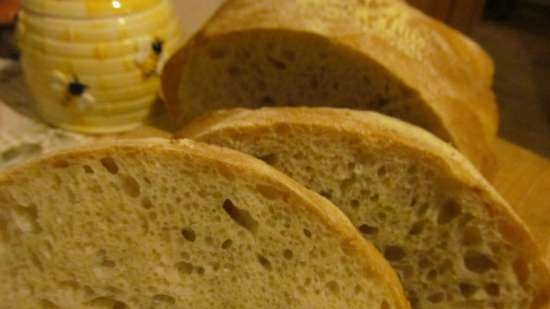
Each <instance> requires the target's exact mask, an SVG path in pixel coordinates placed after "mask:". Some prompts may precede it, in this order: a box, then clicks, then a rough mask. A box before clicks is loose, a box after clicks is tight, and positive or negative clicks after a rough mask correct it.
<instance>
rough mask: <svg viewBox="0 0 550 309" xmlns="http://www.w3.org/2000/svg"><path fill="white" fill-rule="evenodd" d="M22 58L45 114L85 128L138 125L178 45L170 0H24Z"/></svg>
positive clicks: (71, 127)
mask: <svg viewBox="0 0 550 309" xmlns="http://www.w3.org/2000/svg"><path fill="white" fill-rule="evenodd" d="M22 4H23V5H22V10H21V12H20V18H19V24H18V39H19V47H20V49H21V63H22V67H23V72H24V75H25V79H26V82H27V84H28V86H29V89H30V91H31V92H32V95H33V97H34V103H35V107H36V110H37V111H38V113H39V114H40V115H41V116H42V118H43V119H44V120H45V121H47V122H49V123H51V124H53V125H56V126H59V127H62V128H66V129H69V130H73V131H79V132H84V133H114V132H121V131H126V130H130V129H132V128H135V127H137V126H140V125H141V124H142V123H143V122H144V121H145V120H146V119H147V118H148V116H149V114H150V112H151V109H152V106H153V104H154V103H155V101H156V99H157V94H158V90H159V84H160V82H159V73H160V69H161V67H162V65H163V64H164V61H165V60H166V59H167V58H168V57H169V56H170V54H171V53H173V52H174V51H175V50H176V49H177V48H178V47H179V46H180V45H181V43H182V34H181V29H180V24H179V23H178V21H177V20H176V18H175V16H174V14H173V9H172V4H171V2H170V0H23V3H22Z"/></svg>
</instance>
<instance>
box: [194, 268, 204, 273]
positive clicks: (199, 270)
mask: <svg viewBox="0 0 550 309" xmlns="http://www.w3.org/2000/svg"><path fill="white" fill-rule="evenodd" d="M195 270H196V271H197V274H199V275H204V267H202V266H197V267H196V268H195Z"/></svg>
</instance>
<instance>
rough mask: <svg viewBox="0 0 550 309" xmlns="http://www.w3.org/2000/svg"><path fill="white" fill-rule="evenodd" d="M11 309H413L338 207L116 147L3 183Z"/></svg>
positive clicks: (280, 186) (220, 166)
mask: <svg viewBox="0 0 550 309" xmlns="http://www.w3.org/2000/svg"><path fill="white" fill-rule="evenodd" d="M0 277H1V278H2V280H1V281H0V308H6V309H7V308H10V309H11V308H14V309H15V308H17V309H76V308H78V309H80V308H86V309H88V308H89V309H92V308H93V309H137V308H209V309H211V308H264V309H267V308H304V309H306V308H357V309H359V308H376V309H407V308H409V306H408V303H407V301H406V300H405V298H404V296H403V291H402V289H401V285H400V283H399V280H398V279H397V276H396V275H395V273H394V272H393V270H392V269H391V267H390V265H389V264H388V263H387V262H386V261H385V260H384V258H383V257H382V256H381V255H380V254H379V253H378V251H377V250H376V249H374V248H373V247H372V246H371V245H370V244H369V243H368V242H366V241H364V240H363V239H362V238H361V236H360V235H359V233H358V232H357V231H356V230H355V229H354V227H353V225H352V224H351V223H350V222H349V220H348V219H347V218H346V217H345V216H344V215H343V214H342V213H341V212H340V211H339V210H338V209H337V208H336V207H335V206H333V205H332V204H331V203H330V202H329V201H327V200H326V199H324V198H322V197H321V196H319V195H317V194H315V193H313V192H311V191H309V190H307V189H305V188H303V187H302V186H301V185H299V184H298V183H296V182H295V181H293V180H291V179H290V178H288V177H287V176H285V175H283V174H282V173H280V172H277V171H276V170H274V169H273V168H271V167H269V166H268V165H267V164H265V163H263V162H261V161H259V160H256V159H254V158H251V157H249V156H246V155H244V154H241V153H237V152H235V151H232V150H226V149H221V148H218V147H215V146H207V145H202V144H197V143H194V142H191V141H181V142H171V141H162V140H144V141H126V142H125V141H119V142H117V143H113V144H102V145H95V146H90V147H87V148H78V149H75V150H72V151H67V152H63V153H58V154H54V155H50V156H47V157H43V158H40V159H38V160H35V161H33V162H30V163H27V164H26V165H23V166H20V167H17V168H15V169H13V170H10V171H8V172H5V173H4V174H2V175H1V176H0Z"/></svg>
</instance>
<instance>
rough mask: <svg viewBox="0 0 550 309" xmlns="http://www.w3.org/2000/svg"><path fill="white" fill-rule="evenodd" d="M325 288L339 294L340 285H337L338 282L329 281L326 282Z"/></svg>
mask: <svg viewBox="0 0 550 309" xmlns="http://www.w3.org/2000/svg"><path fill="white" fill-rule="evenodd" d="M327 288H328V289H329V291H331V292H332V293H333V294H336V295H337V294H339V293H340V287H339V286H338V282H336V281H329V282H327Z"/></svg>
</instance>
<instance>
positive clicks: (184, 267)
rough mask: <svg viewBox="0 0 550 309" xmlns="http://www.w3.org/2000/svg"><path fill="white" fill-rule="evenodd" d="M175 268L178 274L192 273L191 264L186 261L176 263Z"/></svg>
mask: <svg viewBox="0 0 550 309" xmlns="http://www.w3.org/2000/svg"><path fill="white" fill-rule="evenodd" d="M176 268H177V269H178V272H179V273H180V274H184V275H190V274H192V273H193V269H194V267H193V264H191V263H187V262H179V263H178V264H176Z"/></svg>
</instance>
